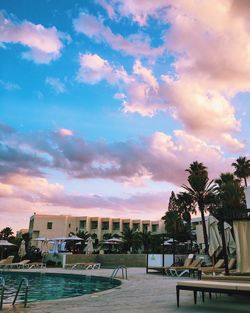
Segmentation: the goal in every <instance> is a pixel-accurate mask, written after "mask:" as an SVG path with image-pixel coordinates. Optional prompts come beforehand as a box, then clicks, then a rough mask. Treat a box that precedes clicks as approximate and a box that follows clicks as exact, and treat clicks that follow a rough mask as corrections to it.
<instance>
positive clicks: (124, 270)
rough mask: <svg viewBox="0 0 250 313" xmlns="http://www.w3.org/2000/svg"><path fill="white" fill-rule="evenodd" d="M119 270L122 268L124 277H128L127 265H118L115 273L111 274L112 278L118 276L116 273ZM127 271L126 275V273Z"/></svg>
mask: <svg viewBox="0 0 250 313" xmlns="http://www.w3.org/2000/svg"><path fill="white" fill-rule="evenodd" d="M119 270H121V272H122V278H123V279H124V278H126V279H128V271H127V267H126V266H125V265H119V266H117V267H116V268H115V269H114V270H113V273H112V274H111V277H110V278H111V279H114V278H115V277H116V275H117V274H118V272H119ZM124 272H125V275H124Z"/></svg>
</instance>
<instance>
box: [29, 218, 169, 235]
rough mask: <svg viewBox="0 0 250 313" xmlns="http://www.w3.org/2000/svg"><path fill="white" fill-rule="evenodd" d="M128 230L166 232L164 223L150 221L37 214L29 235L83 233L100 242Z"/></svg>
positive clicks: (31, 220) (153, 232) (30, 225)
mask: <svg viewBox="0 0 250 313" xmlns="http://www.w3.org/2000/svg"><path fill="white" fill-rule="evenodd" d="M126 228H132V229H134V230H138V231H140V232H141V231H143V230H147V231H150V232H152V234H159V233H164V232H165V225H164V221H162V220H160V221H150V220H140V219H128V218H124V219H123V218H110V217H89V216H71V215H41V214H35V213H34V215H32V216H31V218H30V224H29V233H30V237H31V239H32V240H34V239H36V238H38V237H47V238H56V237H61V236H65V237H68V236H69V234H70V233H74V234H76V233H78V232H81V231H84V232H88V233H89V234H91V235H96V236H97V238H98V239H99V240H102V239H103V235H104V234H106V233H111V234H112V235H114V234H121V232H123V231H124V230H125V229H126Z"/></svg>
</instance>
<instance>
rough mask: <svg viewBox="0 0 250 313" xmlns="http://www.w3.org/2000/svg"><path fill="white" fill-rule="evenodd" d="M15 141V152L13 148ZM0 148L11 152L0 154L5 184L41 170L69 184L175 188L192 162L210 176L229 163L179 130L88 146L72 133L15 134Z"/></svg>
mask: <svg viewBox="0 0 250 313" xmlns="http://www.w3.org/2000/svg"><path fill="white" fill-rule="evenodd" d="M63 133H65V131H63ZM34 136H35V137H36V141H35V142H34V140H33V138H34ZM229 139H230V138H229ZM229 139H228V140H229ZM6 140H7V139H6V138H5V141H6ZM17 142H18V145H19V148H18V149H15V148H14V147H15V146H16V145H17ZM3 143H4V144H5V146H6V147H8V148H7V149H6V148H5V151H11V152H12V153H11V155H12V157H11V156H10V155H9V154H6V153H5V154H4V153H3V151H4V150H2V151H0V154H1V156H2V162H3V164H4V170H2V172H1V173H0V174H1V176H2V182H3V183H6V182H8V181H9V179H10V178H9V177H10V175H12V176H13V175H17V174H19V175H26V176H32V177H36V176H39V177H40V176H41V175H42V174H41V173H43V172H44V173H45V172H46V169H54V170H58V171H60V172H62V173H65V174H67V175H68V176H69V177H72V178H74V179H75V178H77V179H79V178H80V179H87V178H92V179H96V178H102V179H111V180H114V181H117V182H122V183H125V184H132V185H137V186H140V185H143V184H144V183H146V182H147V181H150V180H152V181H165V182H169V183H173V184H176V185H178V184H182V183H183V181H184V180H185V169H186V168H188V166H189V164H190V163H192V162H193V161H194V160H196V159H198V160H199V161H200V162H204V163H205V164H206V165H207V166H208V167H209V168H210V167H211V173H212V174H213V175H215V173H217V175H219V174H220V172H222V171H223V169H224V168H225V169H226V170H228V164H230V163H231V160H227V159H224V158H223V156H222V152H221V150H220V149H219V147H218V146H214V145H209V144H207V143H206V142H205V141H202V140H201V139H198V138H197V137H195V136H192V135H190V134H188V133H186V132H185V131H181V130H179V131H175V132H174V136H170V135H167V134H164V133H155V134H154V135H152V136H151V137H148V138H144V139H141V140H138V141H128V142H123V143H112V144H107V143H105V142H103V141H101V142H88V141H86V140H84V139H83V138H80V137H76V136H74V135H73V133H72V134H71V133H70V135H66V136H65V135H61V134H60V132H56V133H50V134H47V135H45V134H42V135H41V136H40V135H39V134H36V135H34V134H30V135H28V136H22V135H16V137H15V138H14V137H12V140H11V142H9V143H8V144H7V142H3ZM204 151H206V152H205V153H204ZM34 155H39V157H36V158H35V157H34ZM169 164H171V167H170V168H169ZM217 166H218V167H217ZM17 177H18V176H17ZM42 182H43V181H40V182H39V183H42ZM39 183H37V185H39ZM30 185H31V184H30Z"/></svg>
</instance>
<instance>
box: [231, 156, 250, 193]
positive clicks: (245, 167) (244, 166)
mask: <svg viewBox="0 0 250 313" xmlns="http://www.w3.org/2000/svg"><path fill="white" fill-rule="evenodd" d="M232 166H234V168H235V171H234V175H236V176H237V177H238V178H239V179H244V182H245V186H246V187H247V178H248V177H249V176H250V160H247V158H246V157H241V156H240V157H238V159H237V160H236V162H233V163H232Z"/></svg>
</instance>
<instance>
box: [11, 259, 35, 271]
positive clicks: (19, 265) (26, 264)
mask: <svg viewBox="0 0 250 313" xmlns="http://www.w3.org/2000/svg"><path fill="white" fill-rule="evenodd" d="M29 262H30V260H22V261H20V262H16V263H10V264H8V265H6V267H7V268H9V269H11V268H16V269H17V268H29V266H30V265H29Z"/></svg>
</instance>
